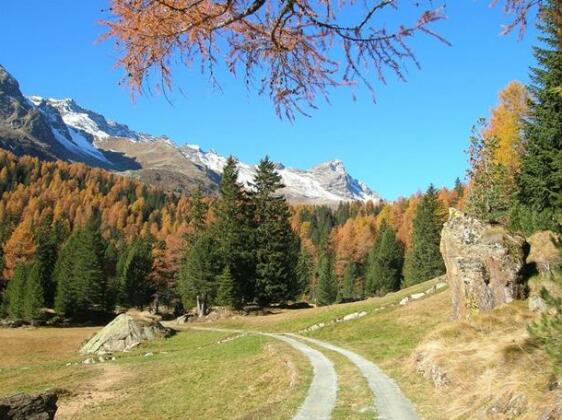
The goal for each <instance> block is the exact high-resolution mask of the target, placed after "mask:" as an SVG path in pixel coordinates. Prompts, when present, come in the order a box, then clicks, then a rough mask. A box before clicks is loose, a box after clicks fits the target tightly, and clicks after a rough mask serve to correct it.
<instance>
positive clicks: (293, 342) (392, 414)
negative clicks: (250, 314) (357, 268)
mask: <svg viewBox="0 0 562 420" xmlns="http://www.w3.org/2000/svg"><path fill="white" fill-rule="evenodd" d="M191 328H192V329H196V330H204V331H205V330H207V331H220V332H240V333H241V332H248V333H254V334H259V335H264V336H268V337H272V338H275V339H277V340H281V341H284V342H286V343H287V344H289V345H290V346H292V347H294V348H295V349H297V350H298V351H300V352H301V353H303V354H304V355H305V356H306V357H307V358H308V359H309V360H310V363H311V364H312V367H313V370H314V376H313V379H312V383H311V385H310V388H309V390H308V394H307V397H306V399H305V401H304V403H303V405H302V406H301V408H300V409H299V411H298V413H297V414H296V415H295V417H294V419H295V420H305V419H306V420H325V419H330V418H331V413H332V410H333V408H334V407H335V405H336V395H337V374H336V371H335V369H334V365H333V363H332V362H331V361H330V360H329V359H328V358H327V357H326V356H325V355H324V354H322V353H321V352H320V351H318V350H315V349H313V348H311V347H310V346H307V345H306V344H304V343H303V342H302V341H308V342H310V343H313V344H315V345H316V346H318V347H322V348H325V349H327V350H331V351H334V352H337V353H340V354H342V355H343V356H345V357H347V358H348V359H349V360H350V361H351V362H352V363H353V364H354V365H355V366H357V368H358V369H359V371H360V372H361V374H362V375H363V376H364V377H365V379H366V380H367V382H368V384H369V387H370V388H371V392H372V393H373V395H374V397H375V401H376V408H377V414H378V418H379V419H384V420H418V419H419V416H418V415H417V414H416V410H415V409H414V406H413V405H412V403H411V402H410V401H409V400H408V399H407V398H406V397H405V396H404V394H402V391H400V388H399V387H398V385H396V382H394V380H392V379H391V378H390V377H388V376H387V375H386V374H385V373H384V372H383V371H382V370H381V369H380V368H379V367H378V366H377V365H375V364H374V363H373V362H370V361H369V360H367V359H365V358H364V357H362V356H360V355H358V354H357V353H355V352H353V351H351V350H347V349H344V348H341V347H338V346H334V345H333V344H330V343H327V342H325V341H320V340H317V339H314V338H309V337H304V336H301V335H297V334H290V333H284V334H270V333H261V332H254V331H243V330H231V329H222V328H206V327H191Z"/></svg>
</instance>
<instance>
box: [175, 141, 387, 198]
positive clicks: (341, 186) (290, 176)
mask: <svg viewBox="0 0 562 420" xmlns="http://www.w3.org/2000/svg"><path fill="white" fill-rule="evenodd" d="M179 150H180V151H181V152H182V153H183V154H184V155H185V156H186V157H187V158H189V159H190V160H192V161H194V162H197V163H200V164H202V165H204V166H205V167H207V168H209V169H211V170H213V171H215V172H217V173H222V168H223V167H224V165H225V163H226V159H227V158H226V157H224V156H221V155H219V154H217V153H216V152H215V151H214V150H210V151H208V152H207V151H204V150H202V149H201V148H200V147H199V146H197V145H191V144H188V145H185V146H182V147H180V148H179ZM238 168H239V180H240V182H242V183H244V184H246V185H250V184H251V181H252V179H253V178H254V175H255V173H256V167H255V165H248V164H246V163H243V162H239V164H238ZM277 171H278V172H279V174H280V175H281V178H282V181H283V184H285V186H286V188H285V189H284V190H283V193H284V194H285V195H286V196H287V198H288V199H290V200H291V201H301V202H319V203H320V202H338V201H355V200H358V201H369V200H372V201H375V202H379V201H380V200H381V199H380V197H379V196H378V194H376V193H375V192H373V191H372V190H371V189H370V188H369V187H368V186H367V185H366V184H365V183H363V182H361V181H358V180H356V179H354V178H352V177H351V176H350V175H349V174H348V173H347V171H346V170H345V167H344V165H343V162H342V161H341V160H333V161H329V162H325V163H321V164H320V165H318V166H315V167H314V168H312V169H310V170H301V169H294V168H286V167H285V166H284V165H283V164H281V163H278V164H277Z"/></svg>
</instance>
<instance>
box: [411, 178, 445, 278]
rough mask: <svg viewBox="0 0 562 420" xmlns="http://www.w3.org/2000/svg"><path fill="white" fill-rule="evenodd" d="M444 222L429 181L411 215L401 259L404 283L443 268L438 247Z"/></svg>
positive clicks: (442, 271) (429, 275)
mask: <svg viewBox="0 0 562 420" xmlns="http://www.w3.org/2000/svg"><path fill="white" fill-rule="evenodd" d="M443 222H444V217H443V214H442V210H441V206H440V203H439V199H438V197H437V190H436V189H435V188H434V187H433V185H430V186H429V188H428V189H427V192H426V193H425V195H424V196H423V198H422V200H421V202H420V203H419V204H418V206H417V210H416V215H415V217H414V221H413V231H412V244H411V247H410V249H409V251H408V252H407V253H406V259H405V262H404V286H406V287H408V286H411V285H413V284H417V283H421V282H423V281H426V280H430V279H432V278H434V277H437V276H439V275H441V274H443V273H444V272H445V265H444V263H443V258H442V257H441V252H440V251H439V243H440V241H441V229H442V227H443Z"/></svg>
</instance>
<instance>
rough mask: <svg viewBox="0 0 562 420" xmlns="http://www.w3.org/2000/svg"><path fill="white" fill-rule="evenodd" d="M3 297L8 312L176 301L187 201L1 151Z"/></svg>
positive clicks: (29, 314) (80, 168)
mask: <svg viewBox="0 0 562 420" xmlns="http://www.w3.org/2000/svg"><path fill="white" fill-rule="evenodd" d="M0 192H1V195H0V245H1V246H0V295H1V296H2V305H1V310H2V312H3V314H4V315H7V316H9V317H11V318H22V319H33V318H36V317H37V316H38V314H39V309H41V308H45V307H46V308H54V309H55V310H56V311H57V312H58V313H59V314H63V315H65V316H73V317H77V316H82V315H85V316H89V315H88V314H92V313H94V312H104V311H110V310H112V309H113V307H114V306H115V305H116V304H119V305H121V306H124V307H127V306H145V305H147V304H148V303H149V302H153V301H154V300H161V301H163V302H164V303H170V302H173V299H174V295H175V292H174V284H175V283H174V282H175V278H176V272H177V270H178V267H179V261H180V260H181V258H182V254H183V252H184V236H185V235H186V234H187V233H188V232H189V231H190V229H192V227H191V223H190V221H189V220H188V217H189V212H188V208H189V199H188V198H187V197H183V196H177V195H173V194H168V193H165V192H163V191H160V190H157V189H154V188H151V187H148V186H146V185H143V184H140V183H138V182H135V181H132V180H130V179H128V178H126V177H122V176H117V175H114V174H111V173H108V172H105V171H103V170H100V169H96V168H89V167H87V166H85V165H82V164H67V163H64V162H41V161H39V160H38V159H35V158H30V157H27V156H24V157H21V158H16V157H15V156H13V155H12V154H10V153H8V152H3V151H0Z"/></svg>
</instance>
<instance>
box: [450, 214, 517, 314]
mask: <svg viewBox="0 0 562 420" xmlns="http://www.w3.org/2000/svg"><path fill="white" fill-rule="evenodd" d="M525 250H526V242H525V238H523V237H522V236H519V235H516V234H513V233H510V232H508V231H507V230H506V229H505V228H503V227H501V226H498V225H491V224H488V223H483V222H481V221H479V220H477V219H474V218H472V217H470V216H467V215H465V214H463V213H461V212H460V211H458V210H456V209H450V210H449V220H448V221H447V223H445V225H444V227H443V231H442V233H441V254H442V255H443V260H444V261H445V266H446V267H447V282H448V283H449V288H450V290H451V296H452V301H453V317H454V318H456V319H468V318H470V317H471V315H472V314H473V313H475V312H476V313H477V312H479V311H490V310H492V309H494V308H495V307H496V306H499V305H501V304H504V303H509V302H511V301H512V300H514V299H516V298H518V297H523V294H524V289H525V288H524V286H523V284H522V281H523V280H522V275H521V274H522V273H521V272H522V269H523V267H524V266H525V257H526V255H525V254H526V252H525Z"/></svg>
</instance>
